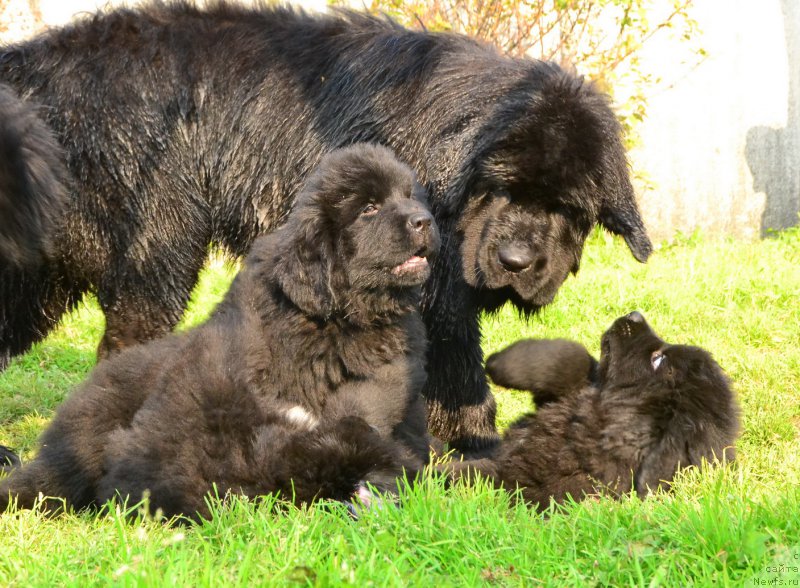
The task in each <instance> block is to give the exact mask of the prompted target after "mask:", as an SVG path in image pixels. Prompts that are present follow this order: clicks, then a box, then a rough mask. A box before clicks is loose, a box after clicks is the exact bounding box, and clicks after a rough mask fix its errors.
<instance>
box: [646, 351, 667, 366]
mask: <svg viewBox="0 0 800 588" xmlns="http://www.w3.org/2000/svg"><path fill="white" fill-rule="evenodd" d="M665 359H667V356H666V355H664V354H663V353H661V352H660V351H654V352H653V355H651V356H650V365H652V366H653V370H657V369H658V368H659V366H660V365H661V364H662V363H663V362H664V360H665Z"/></svg>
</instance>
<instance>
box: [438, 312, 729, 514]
mask: <svg viewBox="0 0 800 588" xmlns="http://www.w3.org/2000/svg"><path fill="white" fill-rule="evenodd" d="M486 367H487V371H488V373H489V375H490V376H491V377H492V379H493V380H494V381H495V382H496V383H498V384H500V385H502V386H508V387H513V388H519V389H523V390H530V391H531V392H533V395H534V400H535V401H536V405H537V410H536V412H535V413H533V414H529V415H527V416H524V417H522V418H521V419H519V420H518V421H517V422H515V423H514V424H513V425H511V427H510V428H509V430H508V432H507V433H506V434H505V436H504V438H503V440H502V442H501V443H500V446H499V448H498V449H497V454H496V455H495V456H493V457H491V458H485V459H481V460H473V461H463V462H455V463H453V464H450V465H449V466H448V468H449V469H450V471H451V472H452V473H453V475H455V476H457V477H462V476H468V475H469V474H470V473H471V472H474V471H476V470H477V471H480V472H482V473H483V474H485V475H487V476H490V477H492V478H494V479H495V481H496V482H497V483H498V484H502V485H503V486H504V487H505V488H507V489H510V490H513V489H515V488H517V487H519V488H521V492H522V496H523V498H524V500H525V501H526V502H529V503H531V504H535V505H538V507H539V508H540V509H544V508H546V507H547V506H548V505H549V504H550V501H551V499H552V500H555V501H556V502H562V501H563V500H564V499H565V498H566V497H567V495H571V496H572V497H573V498H574V499H575V500H581V499H583V498H584V497H585V496H586V495H587V494H596V493H606V494H607V493H609V492H610V493H612V494H613V495H619V494H624V493H627V492H630V491H631V490H635V491H636V493H637V494H639V495H640V496H645V495H646V494H647V493H648V492H649V491H650V490H653V489H656V488H658V487H660V486H668V485H669V484H670V481H671V480H672V478H673V476H674V475H675V473H676V472H677V471H678V469H679V468H683V467H688V466H695V465H700V463H701V462H702V461H703V460H707V461H709V462H711V461H713V460H715V459H722V458H723V456H725V458H727V459H728V460H732V459H733V458H734V449H733V444H734V442H735V440H736V437H737V435H738V430H739V421H738V414H739V409H738V405H737V402H736V399H735V396H734V393H733V392H732V391H731V388H730V385H729V382H728V379H727V377H726V376H725V374H724V373H723V372H722V369H720V367H719V366H718V365H717V363H716V362H715V361H714V360H713V359H712V357H711V355H710V354H709V353H708V352H707V351H705V350H703V349H701V348H699V347H691V346H687V345H670V344H668V343H666V342H664V341H663V340H661V339H660V338H659V337H658V336H657V335H656V334H655V333H654V332H653V330H652V329H651V328H650V326H649V325H648V324H647V322H646V321H645V320H644V317H643V316H642V315H641V314H640V313H638V312H633V313H631V314H629V315H627V316H624V317H621V318H619V319H617V320H616V321H615V322H614V324H613V325H612V326H611V328H610V329H609V330H608V331H606V333H605V334H604V335H603V338H602V343H601V355H600V362H599V363H598V362H597V361H595V360H594V358H593V357H592V356H591V355H589V352H588V351H586V349H585V348H584V347H583V346H582V345H579V344H578V343H573V342H571V341H564V340H558V339H556V340H525V341H520V342H517V343H515V344H514V345H512V346H511V347H509V348H507V349H505V350H503V351H501V352H499V353H496V354H494V355H492V356H491V357H489V359H488V361H487V364H486Z"/></svg>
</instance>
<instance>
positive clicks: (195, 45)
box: [0, 3, 651, 451]
mask: <svg viewBox="0 0 800 588" xmlns="http://www.w3.org/2000/svg"><path fill="white" fill-rule="evenodd" d="M3 84H5V87H3V88H2V92H3V93H4V94H8V95H10V96H11V100H18V101H23V100H24V101H25V102H26V103H27V104H30V105H31V106H30V110H31V112H33V111H34V108H35V111H36V112H38V113H39V116H41V120H42V121H43V124H46V126H47V127H48V128H49V129H50V130H51V131H52V134H53V135H54V136H55V137H56V138H57V140H58V141H59V143H60V145H61V149H59V150H55V149H54V157H59V158H63V164H64V165H65V167H66V169H67V172H68V177H67V179H66V180H65V181H64V182H63V188H64V189H65V190H67V191H68V193H69V202H68V205H67V207H66V210H65V211H64V212H63V214H60V215H58V219H57V221H58V222H49V220H48V217H47V215H44V217H43V219H44V220H42V218H40V217H38V216H35V215H33V216H32V215H30V214H25V215H18V216H17V217H15V220H13V222H14V223H15V225H14V227H11V226H10V224H9V222H8V221H6V220H5V219H3V220H0V230H2V231H4V232H5V236H0V255H2V256H5V257H6V258H9V257H11V258H13V257H15V256H17V255H16V254H15V251H16V250H17V249H19V250H23V249H24V250H26V251H31V253H32V255H28V256H27V257H29V258H35V257H36V256H35V255H33V254H35V253H36V252H37V251H38V249H39V247H38V245H37V243H39V242H42V243H45V244H46V243H52V244H53V245H54V246H55V251H53V252H52V254H50V253H47V252H46V253H47V254H46V255H42V256H39V259H40V262H39V263H37V264H32V265H31V264H27V265H23V266H21V265H20V264H19V263H15V262H14V260H13V259H11V260H9V259H6V260H5V261H0V366H2V365H5V364H7V363H8V361H9V360H10V358H11V357H13V356H14V355H17V354H19V353H22V352H24V351H25V350H27V349H28V348H29V347H30V345H31V344H32V343H34V342H35V341H38V340H40V339H41V338H42V337H43V336H44V335H45V334H46V333H47V332H48V331H50V330H51V329H52V328H53V327H54V326H55V325H56V324H57V322H58V320H59V319H60V317H61V316H62V314H63V313H64V312H65V311H67V310H68V309H70V308H72V307H73V306H74V305H75V304H76V303H77V302H78V301H79V300H80V299H81V297H82V296H83V294H84V293H85V292H94V293H95V294H96V295H97V298H98V301H99V303H100V306H101V308H102V310H103V313H104V314H105V318H106V330H105V334H104V335H103V338H102V341H101V343H100V346H99V354H100V357H108V356H109V355H111V354H112V353H115V352H117V351H119V350H121V349H123V348H125V347H128V346H130V345H132V344H135V343H138V342H142V341H146V340H149V339H152V338H156V337H160V336H163V335H164V334H166V333H168V332H169V331H170V330H171V329H172V327H174V325H175V324H176V323H177V322H178V320H179V319H180V317H181V314H182V313H183V310H184V307H185V305H186V302H187V300H188V298H189V294H190V292H191V290H192V287H193V286H194V284H195V282H196V280H197V276H198V272H199V271H200V268H201V267H202V265H203V263H204V261H205V259H206V252H207V249H208V245H209V243H215V244H218V245H221V246H223V247H225V248H226V249H227V250H229V251H230V252H232V253H233V254H235V255H243V254H245V253H246V252H247V251H248V250H249V248H250V246H251V245H252V243H253V241H254V239H255V238H256V236H258V235H259V234H262V233H268V232H270V231H273V230H274V229H276V228H277V227H279V226H280V225H281V224H282V223H283V222H284V221H285V220H286V217H287V215H288V213H289V211H290V210H291V209H292V206H293V204H294V202H295V197H296V194H297V192H298V190H299V187H300V186H301V183H302V181H303V179H304V178H305V177H306V176H307V175H308V174H309V172H310V171H311V170H312V169H313V168H314V167H315V166H316V165H317V163H318V162H319V160H320V158H321V157H322V156H323V155H324V154H325V153H327V152H329V151H331V150H333V149H335V148H337V147H341V146H345V145H348V144H351V143H354V142H359V141H370V142H376V143H380V144H384V145H386V146H389V147H391V148H392V149H393V150H394V151H395V153H396V154H397V155H398V157H399V158H400V159H401V160H402V161H404V162H406V163H407V164H409V165H410V167H411V168H412V169H414V170H415V171H416V172H417V174H418V177H419V179H420V181H421V183H422V184H423V185H424V186H425V188H426V189H427V191H428V193H429V197H430V203H431V208H432V211H433V213H434V216H435V218H436V220H437V223H438V225H439V227H440V231H441V234H442V251H441V253H440V255H439V256H438V258H437V260H436V261H435V262H434V263H433V265H432V270H431V271H432V276H431V279H430V280H428V282H427V283H426V284H425V286H424V288H423V295H422V313H423V319H424V321H425V325H426V328H427V334H428V337H429V340H430V346H429V350H428V362H427V365H428V368H429V374H428V380H427V383H426V385H425V388H424V390H423V394H424V396H425V397H426V399H427V401H428V409H429V417H428V418H429V425H430V428H431V431H432V432H433V433H434V434H435V435H437V436H439V437H441V438H442V439H443V440H445V441H449V442H451V444H452V446H454V447H456V448H458V449H461V450H464V451H479V450H481V449H484V448H486V447H490V446H491V445H492V444H493V443H495V442H496V440H497V435H496V432H495V425H494V417H495V404H494V400H493V398H492V396H491V394H490V393H489V391H488V387H487V384H486V379H485V375H484V372H483V362H482V359H483V358H482V353H481V348H480V333H479V327H478V316H479V314H480V312H481V311H483V310H493V309H496V308H498V307H499V306H501V305H502V304H504V303H505V302H506V301H509V300H510V301H511V302H512V303H513V304H514V305H515V306H516V307H517V308H519V309H520V310H521V311H522V312H523V313H531V312H535V311H536V310H537V309H539V308H540V307H541V306H543V305H545V304H548V303H549V302H550V301H551V300H552V299H553V297H554V295H555V293H556V291H557V290H558V288H559V287H560V285H561V284H562V283H563V281H564V280H565V279H566V278H567V276H568V275H569V274H570V273H574V272H577V271H578V267H579V265H580V259H581V252H582V248H583V244H584V241H585V239H586V237H587V235H588V234H589V232H590V230H591V229H592V227H593V226H595V225H596V224H598V223H599V224H601V225H602V226H604V227H605V228H607V229H608V230H610V231H612V232H613V233H616V234H618V235H622V237H624V239H625V241H626V242H627V244H628V246H629V247H630V249H631V251H632V253H633V255H634V256H635V257H636V258H637V259H638V260H640V261H645V260H646V259H647V257H648V255H649V254H650V251H651V245H650V241H649V240H648V238H647V235H646V233H645V229H644V227H643V225H642V221H641V218H640V215H639V212H638V210H637V206H636V202H635V199H634V194H633V190H632V188H631V183H630V180H629V171H628V164H627V161H626V157H625V150H624V148H623V145H622V141H621V138H620V133H621V131H620V126H619V124H618V122H617V120H616V117H615V116H614V113H613V112H612V110H611V108H610V107H609V102H608V98H607V97H606V96H605V95H604V94H602V93H600V92H598V91H597V90H595V89H594V88H593V87H592V86H591V85H590V84H588V83H585V82H584V81H582V80H581V79H580V78H578V77H576V76H574V75H572V74H569V73H566V72H564V71H562V70H561V69H559V68H558V67H557V66H555V65H552V64H547V63H541V62H538V61H533V60H529V59H515V58H511V57H507V56H504V55H501V54H500V53H499V52H498V51H497V50H495V49H494V48H492V47H489V46H485V45H481V44H479V43H477V42H475V41H472V40H470V39H468V38H465V37H463V36H458V35H450V34H439V33H429V32H412V31H409V30H406V29H403V28H402V27H400V26H397V25H396V24H393V23H392V22H390V21H387V20H383V19H377V18H372V17H369V16H366V15H364V14H360V13H356V12H349V11H335V12H334V13H332V14H329V15H313V16H312V15H307V14H304V13H302V12H299V11H297V10H293V9H289V8H276V7H261V8H245V7H241V6H235V5H228V4H224V3H211V6H209V7H208V8H206V9H200V8H196V7H192V6H190V5H187V4H184V3H174V4H158V3H153V4H149V5H145V6H143V7H140V8H135V9H119V10H115V11H111V12H106V13H99V14H97V15H93V16H87V17H86V18H83V19H82V20H80V21H79V22H77V23H76V24H74V25H70V26H67V27H64V28H58V29H53V30H50V31H47V32H44V33H42V34H41V35H39V36H37V37H36V38H34V39H32V40H30V41H27V42H23V43H20V44H17V45H13V46H6V47H3V48H0V87H2V85H3ZM0 112H2V111H0ZM62 151H63V153H62ZM2 173H5V174H6V176H5V177H6V179H7V178H8V176H7V173H8V172H2ZM54 173H55V174H56V175H55V176H53V177H57V170H56V171H55V172H54ZM0 179H1V178H0ZM51 188H52V190H51V192H50V193H48V192H47V191H46V190H41V189H35V190H26V189H18V190H11V191H8V190H7V189H6V188H2V191H0V207H5V208H11V209H12V210H16V209H18V210H22V209H23V208H25V207H28V209H29V210H32V211H37V210H38V211H39V213H42V211H45V210H48V209H49V208H48V207H49V203H50V202H58V201H59V197H58V195H57V194H55V192H57V191H58V188H57V187H56V186H51ZM20 220H21V221H22V223H23V225H22V226H21V227H20V226H19V221H20ZM25 223H27V224H25ZM15 227H17V228H19V229H20V230H17V228H15ZM2 239H7V240H8V243H7V244H6V245H3V243H4V241H2ZM26 240H27V241H29V242H30V243H32V245H30V246H27V247H23V245H24V243H25V242H26Z"/></svg>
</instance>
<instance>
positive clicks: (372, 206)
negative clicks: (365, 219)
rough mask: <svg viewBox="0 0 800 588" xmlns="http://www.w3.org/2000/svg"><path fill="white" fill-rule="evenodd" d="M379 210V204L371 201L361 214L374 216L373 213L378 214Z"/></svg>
mask: <svg viewBox="0 0 800 588" xmlns="http://www.w3.org/2000/svg"><path fill="white" fill-rule="evenodd" d="M378 210H379V208H378V205H377V204H373V203H372V202H370V203H369V204H367V205H366V206H365V207H364V208H362V209H361V216H372V215H373V214H377V213H378Z"/></svg>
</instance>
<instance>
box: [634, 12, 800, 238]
mask: <svg viewBox="0 0 800 588" xmlns="http://www.w3.org/2000/svg"><path fill="white" fill-rule="evenodd" d="M694 15H695V17H696V18H697V20H698V21H699V24H700V28H701V29H702V30H703V32H704V34H703V38H702V39H701V44H702V46H703V47H704V48H705V49H706V50H707V51H708V58H707V59H706V60H704V61H703V62H702V63H701V64H700V65H699V66H698V67H696V68H694V69H690V70H687V68H686V65H685V64H683V65H682V64H681V63H680V62H681V58H682V56H681V55H679V54H676V53H675V46H674V44H673V45H669V46H668V45H667V44H665V43H664V44H661V45H660V46H659V44H658V43H656V44H654V45H653V46H651V47H650V48H649V49H648V51H647V53H646V55H645V64H646V65H647V67H648V68H653V69H655V71H658V72H659V73H662V72H663V78H664V80H665V82H671V84H670V85H669V86H668V87H666V88H653V90H652V94H651V95H650V101H649V108H648V111H647V113H648V116H647V119H646V121H645V123H644V124H643V125H642V128H641V138H642V142H641V147H640V148H637V149H635V150H634V151H633V153H632V154H631V161H632V164H633V165H634V167H635V168H636V169H637V170H641V171H643V172H644V173H645V174H646V175H647V176H649V178H650V180H651V181H652V182H653V183H654V185H655V189H653V190H644V191H642V190H640V204H641V206H642V209H643V212H644V215H645V220H646V222H647V225H648V228H649V230H650V232H651V234H652V236H654V237H655V238H657V239H661V238H669V237H670V236H672V235H674V233H675V231H677V230H680V231H682V232H684V233H690V232H692V231H694V230H695V229H701V230H703V232H704V233H707V234H708V233H728V234H735V235H739V236H745V237H759V236H763V235H765V234H766V233H767V232H768V230H769V229H782V228H786V227H789V226H793V225H796V224H798V212H799V211H800V0H698V1H697V2H696V3H695V7H694ZM670 49H671V51H672V52H671V53H670V52H668V50H670Z"/></svg>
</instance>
